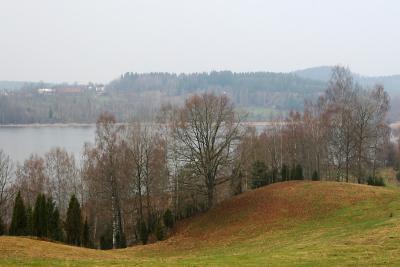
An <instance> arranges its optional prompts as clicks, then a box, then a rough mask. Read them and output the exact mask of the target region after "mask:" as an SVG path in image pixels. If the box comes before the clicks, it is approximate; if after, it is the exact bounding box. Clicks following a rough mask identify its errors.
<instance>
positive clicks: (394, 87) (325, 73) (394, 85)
mask: <svg viewBox="0 0 400 267" xmlns="http://www.w3.org/2000/svg"><path fill="white" fill-rule="evenodd" d="M332 68H333V67H332V66H321V67H314V68H307V69H303V70H297V71H294V72H292V73H293V74H295V75H297V76H299V77H302V78H305V79H311V80H316V81H321V82H327V81H329V79H330V77H331V74H332ZM353 75H354V78H355V80H356V81H357V82H359V83H360V84H361V85H364V86H374V85H375V84H382V85H383V86H384V87H385V90H386V91H387V92H388V93H389V94H390V95H400V75H391V76H364V75H360V74H357V73H353Z"/></svg>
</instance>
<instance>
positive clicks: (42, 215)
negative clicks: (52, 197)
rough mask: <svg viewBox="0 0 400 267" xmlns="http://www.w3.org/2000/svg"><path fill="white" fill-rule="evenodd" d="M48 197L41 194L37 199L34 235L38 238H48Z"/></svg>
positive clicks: (34, 213) (34, 215) (34, 211)
mask: <svg viewBox="0 0 400 267" xmlns="http://www.w3.org/2000/svg"><path fill="white" fill-rule="evenodd" d="M46 202H47V201H46V196H45V195H44V194H39V195H38V196H37V197H36V202H35V208H34V210H33V233H34V234H35V235H36V236H37V237H47V223H48V212H47V203H46Z"/></svg>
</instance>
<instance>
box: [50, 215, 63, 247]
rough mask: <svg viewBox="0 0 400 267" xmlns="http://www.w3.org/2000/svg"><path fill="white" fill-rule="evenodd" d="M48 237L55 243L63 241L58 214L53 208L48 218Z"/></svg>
mask: <svg viewBox="0 0 400 267" xmlns="http://www.w3.org/2000/svg"><path fill="white" fill-rule="evenodd" d="M49 237H50V238H51V239H53V240H55V241H63V240H64V238H63V231H62V226H61V220H60V212H59V211H58V208H57V207H55V208H54V209H53V212H52V214H51V216H50V217H49Z"/></svg>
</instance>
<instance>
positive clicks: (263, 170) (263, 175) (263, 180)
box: [251, 160, 270, 189]
mask: <svg viewBox="0 0 400 267" xmlns="http://www.w3.org/2000/svg"><path fill="white" fill-rule="evenodd" d="M251 176H252V179H251V180H252V183H251V187H252V188H253V189H255V188H258V187H261V186H264V185H267V184H269V180H270V179H269V175H268V167H267V165H265V163H264V162H263V161H259V160H257V161H255V162H254V163H253V166H252V170H251Z"/></svg>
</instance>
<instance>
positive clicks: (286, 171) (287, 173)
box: [281, 164, 290, 181]
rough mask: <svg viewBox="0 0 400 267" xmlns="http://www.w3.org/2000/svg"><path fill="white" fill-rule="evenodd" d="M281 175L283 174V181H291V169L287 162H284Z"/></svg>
mask: <svg viewBox="0 0 400 267" xmlns="http://www.w3.org/2000/svg"><path fill="white" fill-rule="evenodd" d="M281 176H282V181H289V178H290V171H289V168H288V166H287V165H286V164H282V169H281Z"/></svg>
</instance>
